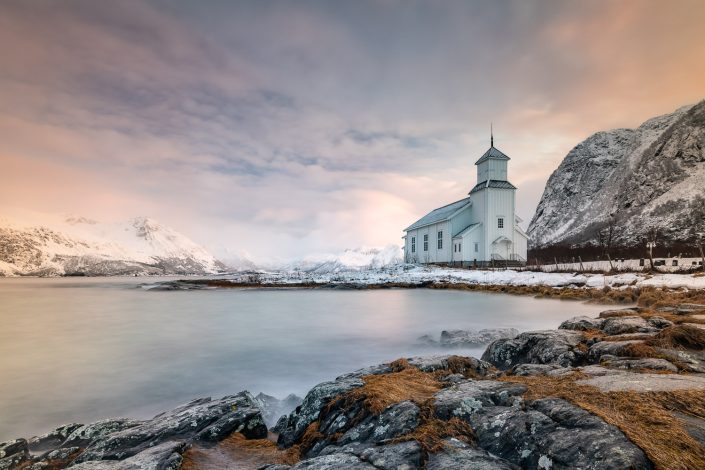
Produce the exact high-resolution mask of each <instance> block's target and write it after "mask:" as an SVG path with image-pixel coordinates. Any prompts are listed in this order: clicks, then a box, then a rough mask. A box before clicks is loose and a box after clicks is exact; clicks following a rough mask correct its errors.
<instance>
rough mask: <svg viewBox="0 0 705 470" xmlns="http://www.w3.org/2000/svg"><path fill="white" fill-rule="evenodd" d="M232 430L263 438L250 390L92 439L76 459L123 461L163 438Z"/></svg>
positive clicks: (208, 436)
mask: <svg viewBox="0 0 705 470" xmlns="http://www.w3.org/2000/svg"><path fill="white" fill-rule="evenodd" d="M233 432H239V433H242V434H243V435H244V436H245V437H247V438H264V437H266V436H267V427H266V426H265V424H264V420H263V418H262V414H261V412H260V410H259V408H258V406H257V405H256V403H255V401H254V398H253V397H252V395H251V394H250V393H249V392H241V393H239V394H237V395H233V396H227V397H224V398H221V399H219V400H211V399H210V398H203V399H198V400H194V401H192V402H189V403H187V404H185V405H183V406H180V407H178V408H176V409H174V410H172V411H169V412H167V413H162V414H160V415H157V416H155V417H154V418H153V419H151V420H149V421H143V422H141V423H140V424H138V425H136V426H130V427H128V428H126V429H123V430H119V431H116V432H113V433H110V434H107V435H105V436H102V437H99V438H97V439H95V440H93V441H92V442H91V443H90V445H89V446H88V447H87V449H86V450H85V452H84V453H83V454H81V455H80V456H79V457H78V459H77V462H86V461H89V460H123V459H126V458H127V457H131V456H133V455H136V454H138V453H140V452H142V451H143V450H145V449H147V448H149V447H154V446H156V445H159V444H161V443H163V442H166V441H174V440H180V441H182V440H183V441H188V440H202V441H219V440H221V439H223V438H225V437H227V436H229V435H230V434H232V433H233Z"/></svg>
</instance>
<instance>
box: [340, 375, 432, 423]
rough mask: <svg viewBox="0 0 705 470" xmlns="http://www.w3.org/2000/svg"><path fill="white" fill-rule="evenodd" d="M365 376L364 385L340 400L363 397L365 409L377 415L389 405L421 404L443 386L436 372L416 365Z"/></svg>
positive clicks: (350, 400)
mask: <svg viewBox="0 0 705 470" xmlns="http://www.w3.org/2000/svg"><path fill="white" fill-rule="evenodd" d="M363 380H364V381H365V385H363V386H362V387H359V388H356V389H354V390H351V391H350V392H348V393H346V394H344V395H343V396H342V397H339V398H338V400H340V399H343V400H344V401H345V403H354V402H357V401H359V400H361V401H362V403H363V405H364V407H365V409H366V410H367V411H369V412H370V413H371V414H373V415H378V414H380V413H381V412H382V411H384V410H385V409H386V408H387V407H388V406H390V405H393V404H395V403H399V402H402V401H406V400H411V401H413V402H414V403H417V404H421V403H423V402H424V401H426V400H427V399H428V398H430V397H432V396H433V395H434V394H435V393H436V392H437V391H438V390H440V389H441V384H440V383H439V382H438V381H437V380H436V378H435V377H434V376H433V374H429V373H426V372H421V371H420V370H418V369H417V368H415V367H409V368H406V369H403V370H400V371H399V372H392V373H391V374H383V375H367V376H365V377H363ZM338 400H334V402H335V404H338V403H339V401H338ZM331 403H332V404H333V402H331ZM335 404H334V405H333V406H335ZM343 406H345V405H343ZM329 407H331V405H329Z"/></svg>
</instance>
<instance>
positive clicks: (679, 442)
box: [502, 374, 705, 470]
mask: <svg viewBox="0 0 705 470" xmlns="http://www.w3.org/2000/svg"><path fill="white" fill-rule="evenodd" d="M581 377H583V376H582V375H581V374H573V375H572V376H568V377H515V376H507V377H505V378H503V379H502V380H506V381H509V382H519V383H522V384H524V385H526V386H527V387H528V391H527V393H526V395H525V397H526V398H527V399H529V400H534V399H538V398H545V397H557V398H562V399H564V400H567V401H569V402H571V403H573V404H575V405H577V406H579V407H581V408H583V409H585V410H586V411H588V412H590V413H593V414H595V415H597V416H599V417H600V418H602V419H603V420H604V421H606V422H607V423H609V424H611V425H613V426H616V427H618V428H619V429H620V430H621V431H622V432H624V434H625V435H626V436H627V437H628V438H629V439H630V440H631V441H632V442H634V443H635V444H636V445H637V446H639V447H640V448H641V449H643V450H644V452H646V455H647V456H648V457H649V459H650V460H651V461H652V462H653V463H654V464H655V465H656V468H658V469H664V470H671V469H673V470H676V469H677V470H681V469H699V468H705V449H704V448H703V447H702V446H701V445H700V444H699V443H698V442H697V441H696V440H695V439H693V438H692V437H691V436H690V435H689V434H688V432H687V431H686V429H685V426H684V423H683V421H681V420H680V419H678V418H676V417H675V416H674V415H673V413H672V412H673V411H677V412H679V413H683V414H686V415H689V416H694V417H698V418H701V419H705V391H703V390H683V391H672V392H648V393H636V392H610V393H603V392H601V391H600V390H599V389H598V388H595V387H591V386H588V385H580V384H577V383H575V381H576V380H578V379H580V378H581Z"/></svg>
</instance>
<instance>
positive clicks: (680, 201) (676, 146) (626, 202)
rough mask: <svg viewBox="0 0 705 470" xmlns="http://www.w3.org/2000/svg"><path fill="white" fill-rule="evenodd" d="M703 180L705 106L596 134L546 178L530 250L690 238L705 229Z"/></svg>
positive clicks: (686, 239)
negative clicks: (631, 127)
mask: <svg viewBox="0 0 705 470" xmlns="http://www.w3.org/2000/svg"><path fill="white" fill-rule="evenodd" d="M704 181H705V101H702V102H700V103H698V104H696V105H692V106H685V107H683V108H680V109H678V110H677V111H675V112H673V113H671V114H667V115H664V116H659V117H656V118H653V119H649V120H648V121H646V122H645V123H643V124H642V125H641V126H639V127H638V128H637V129H616V130H612V131H607V132H598V133H596V134H594V135H592V136H590V137H589V138H588V139H586V140H585V141H583V142H581V143H580V144H578V145H577V146H575V148H573V149H572V150H571V151H570V152H569V153H568V155H566V157H565V159H564V160H563V162H561V164H560V166H559V167H558V169H557V170H556V171H555V172H553V174H552V175H551V177H550V178H549V180H548V183H547V185H546V189H545V190H544V193H543V196H542V198H541V201H540V202H539V205H538V207H537V209H536V214H535V215H534V217H533V219H532V221H531V224H530V225H529V229H528V234H529V236H530V237H531V246H532V247H533V248H544V247H547V246H551V245H557V244H578V245H580V244H595V245H599V244H608V243H609V244H611V245H622V246H632V245H635V244H639V243H641V242H642V240H643V239H644V238H646V237H649V238H651V237H656V238H657V240H662V241H671V242H672V241H692V240H694V239H695V238H696V237H697V234H698V232H705V184H703V182H704Z"/></svg>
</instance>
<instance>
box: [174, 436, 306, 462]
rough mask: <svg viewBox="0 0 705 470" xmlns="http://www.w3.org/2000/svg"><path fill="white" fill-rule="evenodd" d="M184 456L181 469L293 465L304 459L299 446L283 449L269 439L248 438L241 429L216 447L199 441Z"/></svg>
mask: <svg viewBox="0 0 705 470" xmlns="http://www.w3.org/2000/svg"><path fill="white" fill-rule="evenodd" d="M183 457H184V459H183V463H182V464H181V470H203V469H210V468H228V469H233V470H236V469H251V468H257V467H260V466H263V465H267V464H283V465H293V464H295V463H297V462H298V461H299V460H300V456H299V448H298V446H295V447H292V448H290V449H286V450H280V449H278V448H277V445H276V444H275V443H274V442H272V441H270V440H269V439H247V438H245V436H243V435H242V434H240V433H234V434H232V435H230V436H229V437H227V438H226V439H224V440H222V441H220V442H219V443H218V445H216V446H215V447H212V448H204V447H200V446H198V445H195V446H193V447H191V448H190V449H189V450H187V451H186V452H185V453H184V456H183Z"/></svg>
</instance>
